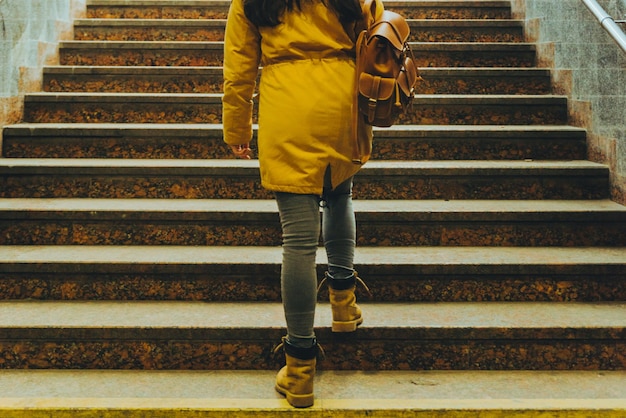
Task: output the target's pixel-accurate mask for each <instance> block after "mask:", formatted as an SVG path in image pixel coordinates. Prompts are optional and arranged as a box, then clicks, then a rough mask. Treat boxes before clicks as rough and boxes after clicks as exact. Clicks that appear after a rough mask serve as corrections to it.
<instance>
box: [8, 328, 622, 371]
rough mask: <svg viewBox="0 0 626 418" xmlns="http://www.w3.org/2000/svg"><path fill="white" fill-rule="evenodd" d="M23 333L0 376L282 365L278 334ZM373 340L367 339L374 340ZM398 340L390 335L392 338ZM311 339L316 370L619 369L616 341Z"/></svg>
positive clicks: (325, 336) (461, 337)
mask: <svg viewBox="0 0 626 418" xmlns="http://www.w3.org/2000/svg"><path fill="white" fill-rule="evenodd" d="M165 332H167V330H165V331H164V333H165ZM13 333H14V332H13ZM31 333H32V334H33V337H32V338H33V340H31V338H28V339H27V340H25V341H19V340H15V339H14V340H13V341H1V342H0V368H2V369H23V368H30V369H70V368H81V369H140V370H162V369H166V370H168V369H176V370H267V369H278V368H279V367H280V366H281V365H282V362H283V361H284V360H283V359H281V357H282V356H280V355H277V356H273V355H272V354H271V350H272V347H273V343H275V342H276V341H280V338H281V337H282V335H284V331H282V330H280V329H268V330H266V332H265V334H266V335H265V336H264V338H268V337H270V336H273V337H274V339H273V340H265V341H255V340H245V341H241V340H238V339H237V338H236V337H233V338H230V339H228V342H220V341H219V340H218V341H210V340H191V341H189V340H187V339H184V340H180V339H177V338H171V339H170V338H168V337H167V335H163V338H165V339H164V340H161V339H157V340H154V339H152V338H150V339H139V340H130V341H128V340H127V341H119V340H116V339H115V338H112V337H110V336H109V335H108V334H110V333H109V332H106V331H105V332H103V333H102V334H104V335H103V336H104V339H103V340H102V339H94V340H91V341H90V340H89V339H87V338H81V340H78V341H74V340H73V339H72V337H71V336H65V335H64V334H67V333H65V332H61V331H58V334H60V335H59V337H57V338H54V339H49V340H46V339H43V340H41V339H39V338H37V339H34V338H36V335H37V332H36V331H32V332H31ZM113 333H115V332H113ZM376 333H377V332H375V331H373V332H371V333H368V334H371V335H372V336H373V337H374V336H375V334H376ZM393 333H394V332H392V334H393ZM401 333H402V331H395V334H396V337H400V334H401ZM317 334H318V339H319V341H323V345H324V349H325V352H326V359H325V360H323V361H320V362H319V363H318V369H320V370H361V371H375V370H589V369H594V370H624V369H626V358H624V356H623V353H624V352H626V342H624V340H617V341H616V340H601V339H598V340H593V339H589V340H565V339H555V340H552V339H548V340H544V339H543V338H541V337H540V338H541V339H540V340H532V339H530V340H508V339H505V340H499V339H484V340H483V339H476V340H474V339H472V338H471V337H469V338H468V337H467V336H466V335H464V334H466V333H465V332H460V333H459V336H458V339H451V338H445V339H437V338H433V339H431V338H428V332H425V333H424V334H425V335H424V338H423V339H398V340H395V339H389V336H388V335H385V336H383V337H382V338H381V337H378V338H380V340H379V341H370V340H363V339H357V338H355V337H351V338H349V342H348V339H346V341H345V342H342V341H341V337H333V336H332V335H329V334H330V332H328V331H327V330H319V331H318V332H317ZM383 334H387V333H385V332H383ZM360 335H363V332H362V331H361V332H360ZM62 338H64V339H65V341H63V340H62ZM343 338H346V337H343ZM620 352H621V354H620Z"/></svg>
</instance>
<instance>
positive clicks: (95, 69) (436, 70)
mask: <svg viewBox="0 0 626 418" xmlns="http://www.w3.org/2000/svg"><path fill="white" fill-rule="evenodd" d="M43 71H44V73H45V74H72V75H85V74H106V75H109V74H115V75H118V74H148V73H150V74H155V73H156V74H177V75H181V74H196V73H198V74H213V73H216V74H220V75H221V74H222V72H223V68H222V67H219V66H212V67H210V66H209V67H193V66H184V67H180V66H172V67H157V66H147V65H137V66H126V65H117V66H97V65H93V66H81V65H50V66H46V67H44V69H43ZM420 74H421V75H423V76H434V75H442V74H444V75H454V76H459V75H470V76H475V77H486V76H493V75H507V76H522V75H542V76H546V77H549V76H550V70H549V69H548V68H536V67H535V68H514V67H513V68H511V67H426V68H420Z"/></svg>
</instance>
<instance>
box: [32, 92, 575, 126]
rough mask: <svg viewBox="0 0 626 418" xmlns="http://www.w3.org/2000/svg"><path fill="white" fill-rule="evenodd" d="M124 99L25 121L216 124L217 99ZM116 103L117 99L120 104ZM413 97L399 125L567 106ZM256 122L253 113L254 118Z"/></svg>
mask: <svg viewBox="0 0 626 418" xmlns="http://www.w3.org/2000/svg"><path fill="white" fill-rule="evenodd" d="M128 100H129V99H128V97H121V98H120V99H118V100H116V101H110V100H107V101H104V100H103V101H102V102H100V103H98V102H94V101H88V102H80V101H72V102H67V101H62V100H58V101H48V102H36V101H32V100H29V101H27V102H26V103H25V120H26V121H27V122H30V123H221V118H222V105H221V102H219V101H218V102H217V103H215V102H213V103H211V102H209V101H204V100H195V99H191V100H189V101H180V100H178V101H170V102H169V103H168V100H167V98H163V99H161V101H159V100H158V99H153V101H152V102H146V101H143V102H136V101H134V100H132V99H130V101H128ZM120 101H121V102H120ZM459 102H460V104H454V103H441V102H433V101H428V100H420V101H416V102H415V103H414V105H413V109H412V110H411V111H410V113H409V114H405V115H402V116H401V117H400V118H399V120H398V123H397V124H399V125H409V124H418V125H419V124H422V125H524V124H531V125H562V124H566V123H567V120H568V115H567V106H564V105H563V104H561V102H558V101H554V102H553V103H552V104H551V103H537V104H533V103H520V104H517V103H514V102H509V103H506V102H504V103H502V102H500V103H498V102H495V101H494V102H493V104H484V105H483V104H479V103H468V104H463V103H462V102H461V101H459ZM254 121H255V122H256V116H255V117H254Z"/></svg>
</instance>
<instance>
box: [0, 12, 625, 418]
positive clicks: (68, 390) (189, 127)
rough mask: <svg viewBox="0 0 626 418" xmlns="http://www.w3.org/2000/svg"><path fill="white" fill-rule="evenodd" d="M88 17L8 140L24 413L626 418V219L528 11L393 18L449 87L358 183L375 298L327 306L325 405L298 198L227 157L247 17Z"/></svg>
mask: <svg viewBox="0 0 626 418" xmlns="http://www.w3.org/2000/svg"><path fill="white" fill-rule="evenodd" d="M87 4H88V10H87V17H88V18H87V19H82V20H77V21H76V22H75V40H73V41H70V42H63V43H62V44H61V46H60V65H59V66H50V67H47V68H45V70H44V85H43V91H42V92H41V93H37V94H30V95H28V96H27V97H26V98H25V116H24V122H23V123H21V124H18V125H13V126H8V127H6V128H5V129H4V132H3V140H2V156H3V158H1V159H0V173H1V174H0V182H1V187H0V231H1V233H0V245H1V247H0V248H1V251H0V299H1V301H0V369H2V370H1V371H0V416H2V417H3V418H4V417H6V418H17V417H24V416H28V417H49V416H54V417H75V416H78V415H76V414H80V416H81V417H82V416H99V417H104V416H106V417H118V416H120V417H121V416H124V417H147V416H150V417H162V416H163V417H164V416H181V417H200V416H202V417H213V416H224V415H226V416H233V417H244V416H245V417H248V416H250V417H252V416H255V417H256V416H283V415H282V414H284V416H292V415H293V414H294V412H299V413H308V414H309V415H310V416H319V417H328V416H335V415H336V416H345V417H359V416H364V415H367V416H375V417H391V416H394V417H395V416H401V417H408V416H425V417H433V416H455V417H457V416H458V417H470V416H471V417H478V416H481V417H483V416H485V417H492V416H507V417H509V416H516V417H518V416H529V417H539V416H541V417H544V416H550V417H552V416H567V417H578V416H581V417H582V416H585V417H588V416H611V417H613V416H614V417H623V416H626V280H625V279H624V277H625V274H626V208H625V207H624V206H621V205H619V204H617V203H615V202H612V201H611V200H610V199H609V171H608V168H607V167H606V166H604V165H601V164H597V163H593V162H590V161H588V160H586V144H585V138H586V132H585V131H584V130H583V129H579V128H576V127H573V126H569V125H568V117H567V99H566V98H565V97H561V96H557V95H554V94H552V91H551V81H550V70H549V69H544V68H537V66H536V56H535V46H534V45H532V44H529V43H526V42H525V41H524V36H523V27H522V22H520V21H517V20H513V19H512V18H511V7H510V3H509V1H499V0H496V1H492V0H489V1H487V0H471V1H470V0H466V1H450V0H427V1H422V0H420V1H417V0H412V1H388V2H386V7H387V8H388V9H391V10H394V11H398V12H400V13H402V14H403V15H405V16H407V17H408V18H410V19H411V20H410V24H411V31H412V35H411V36H412V39H411V42H412V46H413V50H414V52H415V53H416V57H417V59H418V64H419V66H420V67H421V68H423V70H422V75H423V77H424V78H425V80H426V81H425V82H424V83H423V84H421V85H420V87H419V89H420V90H419V95H418V96H417V97H416V99H415V103H414V112H413V114H412V115H411V116H410V117H408V118H406V119H405V120H403V121H402V123H401V124H398V125H396V126H394V127H392V128H388V129H377V130H375V148H374V156H373V161H371V162H369V163H368V164H366V166H365V167H364V168H363V170H362V171H361V172H360V173H359V174H358V175H357V178H356V180H355V186H354V193H355V198H356V200H355V210H356V216H357V223H358V248H357V256H356V257H357V258H356V265H357V269H358V271H359V273H360V276H361V277H363V278H364V279H365V280H366V282H367V284H368V285H369V287H370V289H371V290H372V293H373V295H374V296H373V297H372V298H371V299H368V298H367V297H366V295H365V294H363V293H362V294H359V300H360V301H361V304H362V307H363V309H364V315H365V323H364V325H363V327H362V328H360V329H359V330H358V331H357V332H356V333H355V334H354V335H333V334H332V333H331V332H330V328H329V325H330V308H329V306H328V305H327V303H326V301H327V295H326V294H322V295H320V305H319V308H318V317H317V324H318V330H317V334H318V339H319V340H320V342H321V343H322V345H323V347H324V349H325V351H326V359H325V360H323V361H321V362H320V363H319V366H318V377H317V382H316V404H315V406H314V407H313V408H311V409H308V410H306V411H294V410H293V409H291V408H290V407H289V406H288V404H287V403H286V401H284V400H283V399H282V398H281V397H280V396H279V395H277V394H276V393H275V392H274V390H273V379H274V376H275V372H276V371H277V370H278V368H279V367H280V365H281V363H280V361H281V360H282V359H281V358H280V356H278V357H274V356H272V348H273V347H274V345H275V344H276V343H277V342H279V341H280V338H281V336H283V335H284V334H285V328H284V319H283V314H282V307H281V304H280V283H279V272H280V259H281V255H280V243H281V236H280V225H279V222H278V213H277V209H276V205H275V202H273V201H272V200H271V199H272V196H271V194H270V193H268V192H267V191H265V190H263V189H262V188H261V187H260V179H259V173H258V164H257V162H256V161H242V160H234V159H232V158H231V157H230V155H229V151H228V150H227V148H226V147H225V146H224V144H223V143H222V138H221V126H220V125H219V123H220V119H221V102H220V99H221V86H222V80H221V77H222V76H221V68H220V65H221V62H222V61H221V60H222V48H223V44H222V41H223V32H224V26H225V18H226V13H227V10H228V5H229V2H228V1H220V0H152V1H139V0H88V1H87ZM324 262H325V259H324V256H323V253H322V252H320V257H319V263H320V265H319V274H320V277H321V276H322V274H323V271H324V270H325V268H324V267H325V266H324Z"/></svg>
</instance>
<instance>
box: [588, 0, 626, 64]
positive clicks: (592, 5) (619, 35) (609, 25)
mask: <svg viewBox="0 0 626 418" xmlns="http://www.w3.org/2000/svg"><path fill="white" fill-rule="evenodd" d="M582 1H583V3H585V6H587V8H588V9H589V10H591V12H592V13H593V14H594V16H595V17H596V18H597V19H598V21H599V22H600V23H601V24H602V27H603V28H604V29H606V31H607V32H608V33H609V35H611V37H612V38H613V39H615V42H617V44H618V45H619V47H620V48H622V51H624V52H626V34H624V32H623V31H622V29H621V28H620V27H619V26H618V25H617V22H619V23H624V21H622V20H618V21H617V22H616V21H615V20H613V18H612V17H611V16H609V15H608V14H607V12H606V11H605V10H604V9H603V8H602V6H600V5H599V4H598V2H597V1H596V0H582Z"/></svg>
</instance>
